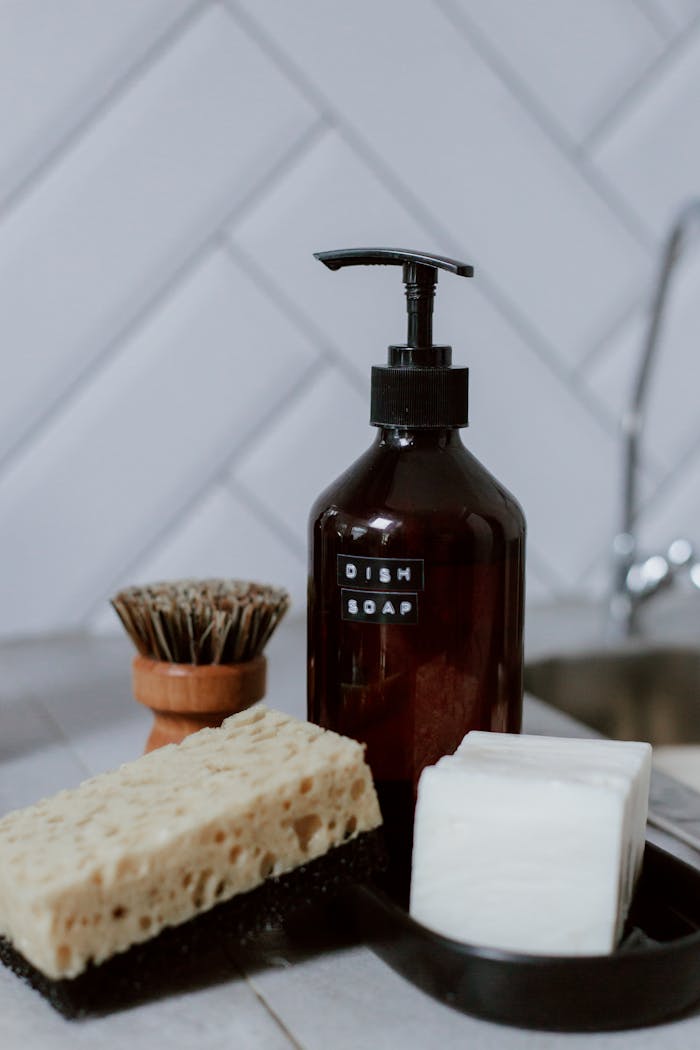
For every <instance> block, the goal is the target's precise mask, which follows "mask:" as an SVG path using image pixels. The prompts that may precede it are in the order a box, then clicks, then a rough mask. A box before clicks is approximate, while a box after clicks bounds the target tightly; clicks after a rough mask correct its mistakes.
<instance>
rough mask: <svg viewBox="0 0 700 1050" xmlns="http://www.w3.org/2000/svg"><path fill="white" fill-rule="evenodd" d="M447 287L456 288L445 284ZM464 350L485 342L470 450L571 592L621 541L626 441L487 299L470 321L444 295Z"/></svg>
mask: <svg viewBox="0 0 700 1050" xmlns="http://www.w3.org/2000/svg"><path fill="white" fill-rule="evenodd" d="M445 283H446V282H445ZM443 305H444V309H445V322H446V323H449V326H450V331H451V332H452V333H453V334H454V336H455V343H456V344H458V345H462V346H469V345H470V343H469V332H470V330H471V327H472V325H475V327H476V329H477V330H478V331H479V339H480V341H479V343H478V344H475V345H473V347H472V348H471V350H470V353H469V355H468V357H467V360H468V363H469V367H470V377H469V378H470V382H469V387H470V426H469V429H468V430H467V431H465V432H464V434H463V437H464V441H465V444H466V445H467V446H468V447H469V448H470V449H471V451H472V452H474V454H475V455H476V456H477V457H478V458H479V459H480V460H481V462H482V463H483V464H484V465H485V466H486V467H487V468H488V470H490V471H491V472H492V473H493V474H495V476H496V477H497V478H498V479H499V481H501V482H502V483H503V484H504V485H505V486H506V487H507V488H508V489H510V491H511V492H512V493H513V494H514V495H515V496H516V497H517V499H518V500H519V502H520V503H521V505H522V507H523V510H524V511H525V516H526V518H527V521H528V545H529V546H530V547H531V549H532V550H533V551H535V552H536V554H537V557H538V559H539V560H540V561H542V562H544V563H545V564H546V565H548V566H551V567H552V569H553V570H554V572H555V574H556V576H557V577H558V578H559V579H560V580H561V584H562V587H563V588H568V589H572V588H573V587H574V585H575V583H576V580H577V578H578V575H579V573H580V572H581V570H582V569H583V567H584V566H585V565H586V564H588V562H589V561H590V559H591V558H592V557H593V555H594V554H595V552H596V551H597V550H598V549H600V547H601V546H602V545H603V544H605V543H606V542H607V541H608V537H609V536H611V535H612V529H613V526H614V515H615V510H616V506H617V503H616V500H617V490H616V488H615V481H616V476H617V475H616V470H617V461H618V456H617V443H616V441H615V439H614V436H612V435H611V434H609V433H608V432H607V431H606V430H604V429H603V427H602V425H601V424H600V423H599V422H598V420H597V419H596V418H594V417H593V416H592V415H591V413H590V412H589V410H588V409H587V408H586V407H584V405H583V404H582V402H581V400H580V399H579V397H578V396H577V394H576V391H575V389H574V388H573V386H571V387H570V386H568V385H565V384H563V383H562V382H561V381H560V380H559V379H558V378H557V377H556V376H554V375H553V374H552V372H551V371H550V369H549V368H548V367H547V366H546V365H544V364H543V363H542V361H541V360H540V358H539V357H537V355H536V354H534V353H533V352H532V350H531V349H530V348H529V347H528V346H527V345H526V344H525V343H524V342H523V341H522V340H521V339H520V338H519V337H518V335H517V333H516V332H515V331H514V330H513V329H512V328H511V327H510V326H508V325H507V324H505V323H504V321H503V320H502V319H501V318H499V317H498V315H496V314H495V313H494V312H493V311H488V312H487V311H486V310H485V309H484V306H483V301H482V300H480V299H476V298H475V299H474V301H473V303H472V307H471V310H470V311H469V312H468V313H467V314H465V313H464V312H463V310H462V309H461V308H459V305H458V304H457V302H456V296H455V292H454V291H453V292H451V293H450V295H449V296H445V297H444V303H443ZM456 306H457V309H455V307H456Z"/></svg>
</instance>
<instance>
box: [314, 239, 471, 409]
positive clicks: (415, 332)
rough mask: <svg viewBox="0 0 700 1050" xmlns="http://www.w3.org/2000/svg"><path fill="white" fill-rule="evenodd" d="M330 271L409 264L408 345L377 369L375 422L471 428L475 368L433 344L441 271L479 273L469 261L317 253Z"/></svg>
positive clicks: (373, 252) (393, 253)
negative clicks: (471, 371) (458, 365)
mask: <svg viewBox="0 0 700 1050" xmlns="http://www.w3.org/2000/svg"><path fill="white" fill-rule="evenodd" d="M315 258H317V259H319V260H320V261H321V262H322V263H324V264H325V265H326V266H327V267H328V268H329V269H330V270H339V269H341V267H343V266H403V280H404V284H405V286H406V309H407V312H408V335H407V339H406V343H405V345H400V346H390V347H389V355H388V363H387V364H386V365H383V366H380V365H375V366H374V367H373V368H372V404H371V411H370V423H372V425H373V426H378V427H406V428H413V427H466V426H468V425H469V369H468V368H453V367H452V347H451V346H435V345H434V344H433V301H434V298H435V285H436V284H437V279H438V273H437V272H438V270H439V269H440V270H447V271H448V273H454V274H456V275H457V276H458V277H473V275H474V268H473V267H472V266H470V265H469V264H468V263H462V262H458V261H457V260H456V259H448V258H446V257H445V256H442V255H431V254H428V253H426V252H410V251H402V250H400V249H396V248H346V249H343V250H341V251H334V252H316V253H315Z"/></svg>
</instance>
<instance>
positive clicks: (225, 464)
mask: <svg viewBox="0 0 700 1050" xmlns="http://www.w3.org/2000/svg"><path fill="white" fill-rule="evenodd" d="M319 366H320V367H321V369H322V368H323V367H324V362H323V361H319V359H318V358H315V359H314V360H313V361H311V362H310V363H309V365H308V366H307V367H306V368H305V369H304V370H303V371H302V372H301V374H300V375H299V376H298V377H297V379H296V381H295V382H294V383H293V384H292V386H291V387H288V388H287V389H286V390H285V391H284V393H282V394H281V395H280V397H279V398H278V399H277V401H276V402H275V404H274V405H273V406H272V408H271V410H270V413H269V415H273V414H274V413H275V412H276V411H278V410H279V411H282V410H284V409H286V407H287V406H288V405H289V404H293V403H295V402H296V400H298V398H299V397H300V396H301V395H302V394H303V393H305V392H306V390H307V389H308V383H309V381H311V382H313V381H314V379H315V378H316V377H318V375H319ZM268 418H269V416H266V417H265V418H264V419H260V420H259V421H258V423H256V424H255V425H254V426H253V427H252V428H251V429H250V430H249V431H248V432H247V434H246V435H245V437H243V438H241V440H240V441H239V442H238V444H237V446H236V450H235V452H233V453H231V452H226V453H225V454H224V455H222V457H221V459H220V460H218V461H217V463H216V465H215V466H214V468H213V469H212V470H210V471H207V472H206V475H204V477H203V480H202V481H201V483H200V484H199V485H197V486H196V487H195V488H194V489H191V490H190V491H189V493H188V495H187V497H186V498H185V499H184V500H183V501H182V502H181V504H180V505H179V507H178V508H177V510H176V511H175V512H173V513H172V514H171V515H170V516H169V517H168V520H167V521H165V522H164V523H163V524H162V525H161V527H160V528H158V529H156V530H155V531H154V532H153V533H152V534H151V535H150V536H149V537H148V539H147V540H146V542H145V543H144V544H143V545H142V546H141V547H139V549H138V551H136V552H134V551H133V550H132V551H131V552H130V553H129V554H128V555H127V557H126V559H125V560H122V562H121V565H120V568H119V569H118V570H117V569H116V568H115V569H113V570H112V569H110V570H109V580H105V581H104V583H103V584H100V585H99V586H98V587H97V588H96V589H97V590H98V591H99V596H98V597H97V598H95V599H94V600H93V601H90V602H89V604H88V605H87V607H85V609H84V611H83V612H82V613H80V614H79V616H78V623H79V624H80V625H81V626H82V627H84V628H87V627H89V624H90V621H91V620H92V618H93V617H94V616H95V615H96V614H97V613H98V612H99V611H100V610H101V609H102V607H103V604H104V600H105V599H104V596H105V594H106V593H107V592H108V591H111V590H113V589H114V588H115V587H116V586H117V585H118V583H119V581H120V580H121V579H122V578H123V577H124V576H125V574H126V573H128V572H130V571H131V569H132V568H135V567H136V566H137V565H138V564H139V562H141V561H143V560H144V559H146V558H148V557H149V555H150V554H151V553H152V552H153V551H155V550H157V549H158V546H159V545H160V544H162V543H163V541H164V540H165V539H167V538H168V536H170V535H172V533H173V532H174V531H175V530H176V529H177V528H178V527H179V525H180V520H179V519H181V518H182V517H185V516H187V515H188V514H189V513H190V512H191V511H192V510H194V508H195V507H196V505H197V503H198V502H199V500H200V499H201V498H202V497H203V496H204V495H205V494H206V492H207V490H208V489H210V488H212V487H213V486H215V485H223V486H224V487H225V488H228V489H230V490H231V491H232V492H234V494H235V490H236V488H237V487H240V488H241V490H242V489H243V486H241V483H240V482H238V481H237V480H236V482H235V483H233V482H232V481H231V472H232V471H233V470H234V469H235V466H236V464H237V463H238V461H239V459H241V458H242V457H243V456H244V455H245V454H246V452H247V451H248V450H249V448H250V447H251V446H252V445H254V443H255V442H256V441H257V440H258V438H259V437H260V435H261V434H263V433H264V432H265V429H266V428H267V425H268ZM247 502H248V503H249V504H250V503H251V501H250V500H247ZM251 509H253V508H252V504H251ZM255 513H256V514H257V515H258V516H260V515H259V511H258V510H255ZM264 520H265V522H266V524H268V526H270V528H271V527H272V526H271V525H270V521H269V520H268V514H267V512H265V515H264ZM273 531H275V532H276V534H279V530H278V529H277V530H275V529H273ZM290 536H291V537H293V542H292V543H290V542H289V537H290ZM285 545H286V546H287V548H288V549H289V550H290V552H291V553H293V554H295V555H297V556H298V555H299V553H300V547H299V543H298V540H297V538H296V537H295V536H294V535H293V533H289V534H288V535H287V537H286V538H285ZM103 575H104V576H105V577H106V576H107V573H104V574H103Z"/></svg>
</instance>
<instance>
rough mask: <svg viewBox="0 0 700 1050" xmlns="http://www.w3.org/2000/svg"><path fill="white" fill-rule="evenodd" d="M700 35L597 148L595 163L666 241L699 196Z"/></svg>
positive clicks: (689, 41)
mask: <svg viewBox="0 0 700 1050" xmlns="http://www.w3.org/2000/svg"><path fill="white" fill-rule="evenodd" d="M698 92H700V30H694V31H692V33H691V34H690V35H689V36H688V38H687V40H686V41H685V43H684V45H683V48H682V49H680V50H679V52H678V53H677V54H676V55H674V59H673V61H672V62H670V63H668V64H666V65H665V67H664V70H663V73H662V74H661V75H660V76H657V77H654V78H653V80H651V81H650V82H649V84H648V86H647V89H646V90H645V91H643V92H641V93H640V94H639V95H638V96H637V97H636V99H635V103H634V105H633V106H632V107H631V108H630V109H625V111H624V112H623V113H622V114H621V115H620V118H619V119H618V120H616V121H615V122H614V123H613V124H612V125H611V126H610V127H609V128H608V130H607V132H606V134H605V136H604V137H603V138H602V139H601V140H600V141H599V142H597V143H596V145H595V149H594V154H593V155H594V158H595V160H596V162H597V164H598V165H599V167H600V169H601V170H602V171H603V172H604V173H605V174H606V176H607V177H608V178H609V179H610V180H611V181H612V182H613V183H614V185H615V186H616V188H617V190H618V192H619V193H621V194H623V195H624V196H625V198H626V200H627V201H628V203H629V204H630V205H631V207H632V208H634V209H635V210H636V212H637V214H638V215H639V217H640V218H641V219H642V220H643V221H644V222H645V223H646V225H647V226H648V227H649V228H650V229H652V230H653V231H654V233H655V234H656V235H657V237H659V238H661V237H663V235H664V234H665V232H666V229H667V227H668V226H669V224H670V223H671V222H672V220H673V219H674V218H675V216H676V214H677V212H678V210H679V208H680V207H681V205H682V204H683V203H684V202H685V201H686V200H687V199H688V198H689V197H697V196H698V185H699V183H700V140H699V139H698V135H697V122H698Z"/></svg>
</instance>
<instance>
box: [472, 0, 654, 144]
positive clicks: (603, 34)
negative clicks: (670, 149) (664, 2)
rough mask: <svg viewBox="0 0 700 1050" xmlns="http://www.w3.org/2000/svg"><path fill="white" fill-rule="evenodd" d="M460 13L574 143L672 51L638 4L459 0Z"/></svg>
mask: <svg viewBox="0 0 700 1050" xmlns="http://www.w3.org/2000/svg"><path fill="white" fill-rule="evenodd" d="M454 7H455V9H456V10H457V11H461V12H462V13H463V14H464V15H466V16H467V19H468V20H469V21H471V23H472V24H473V25H474V26H476V27H477V29H478V30H479V31H480V32H481V33H483V34H484V36H485V38H486V39H487V41H488V42H489V44H490V46H491V47H493V48H494V49H495V51H496V52H497V53H498V54H499V56H500V57H501V59H502V60H504V61H505V62H506V64H507V66H508V67H510V69H511V70H512V71H513V72H514V73H515V74H516V75H517V76H518V78H519V79H520V81H521V82H522V83H524V84H525V85H526V87H527V90H528V92H529V93H531V94H532V96H533V97H534V98H535V99H536V101H537V104H538V105H539V106H540V107H541V108H542V110H544V111H545V112H546V113H548V114H549V115H550V116H551V117H553V118H554V119H555V120H556V122H557V123H558V124H559V126H560V129H561V130H562V131H563V132H564V134H565V135H566V136H567V137H568V138H569V139H571V140H573V141H574V142H579V141H580V140H581V139H583V138H584V137H585V136H586V134H587V133H588V132H589V131H590V130H591V129H592V128H593V127H594V126H595V125H596V124H597V123H598V121H600V120H601V119H602V118H603V117H604V116H605V114H606V113H607V112H608V110H609V109H610V107H611V106H613V105H614V104H615V103H616V102H617V101H618V99H619V98H620V97H621V96H622V95H623V94H624V92H625V91H626V90H627V89H628V88H629V87H630V85H631V84H633V83H634V82H635V80H637V79H638V78H639V77H640V76H641V75H642V74H643V73H644V71H645V70H646V69H647V68H648V67H649V65H650V64H651V62H652V61H653V60H654V59H655V58H656V57H657V56H658V55H659V54H661V51H662V50H663V47H664V41H663V38H662V36H661V34H660V33H659V32H658V31H657V30H655V28H654V26H653V24H652V22H651V21H650V19H649V18H648V17H647V16H646V15H645V14H644V13H643V11H642V10H641V9H640V7H639V6H638V5H637V4H636V3H635V0H616V2H615V3H612V4H611V3H610V2H609V0H586V3H581V2H580V0H538V2H537V3H534V4H532V3H530V4H523V3H520V4H517V3H516V4H514V3H512V2H511V0H489V2H488V3H483V0H454ZM478 46H479V44H478V42H477V47H478ZM523 101H525V100H523ZM526 104H527V103H526Z"/></svg>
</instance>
